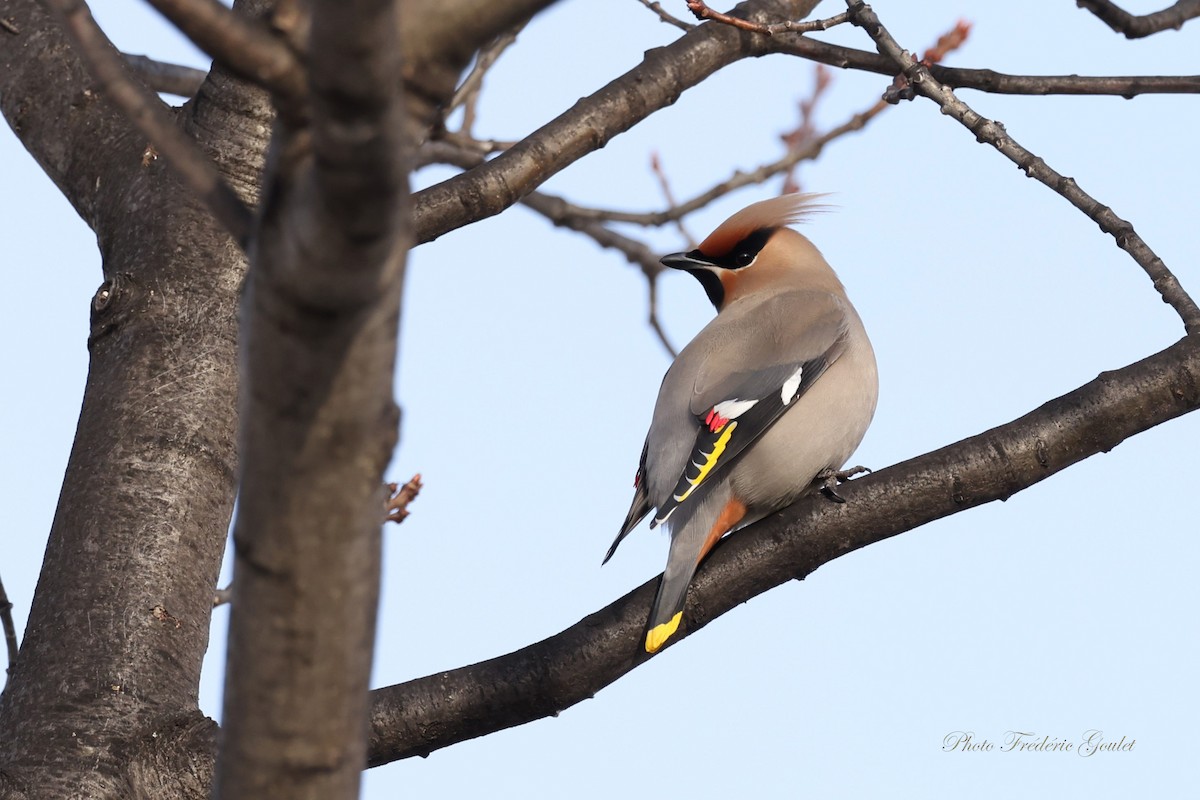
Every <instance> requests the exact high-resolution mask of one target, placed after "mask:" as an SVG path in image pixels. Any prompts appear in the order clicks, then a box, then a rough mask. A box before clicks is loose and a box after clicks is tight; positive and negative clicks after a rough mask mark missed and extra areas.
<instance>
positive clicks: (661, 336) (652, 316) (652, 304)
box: [646, 275, 679, 358]
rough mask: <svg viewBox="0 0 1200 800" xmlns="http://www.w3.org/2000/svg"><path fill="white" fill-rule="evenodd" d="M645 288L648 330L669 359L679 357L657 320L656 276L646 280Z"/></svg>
mask: <svg viewBox="0 0 1200 800" xmlns="http://www.w3.org/2000/svg"><path fill="white" fill-rule="evenodd" d="M646 286H647V287H648V294H649V297H648V298H647V299H646V305H648V306H649V308H650V311H649V317H648V319H647V320H646V321H647V322H648V323H650V329H651V330H653V331H654V334H655V335H656V336H657V337H658V341H659V342H661V343H662V346H663V349H664V350H666V351H667V355H669V356H670V357H671V358H676V357H677V356H678V355H679V350H677V349H676V348H675V345H673V344H671V340H670V338H668V336H667V332H666V330H665V329H664V328H663V326H662V322H661V321H660V320H659V319H658V275H651V276H648V277H647V278H646Z"/></svg>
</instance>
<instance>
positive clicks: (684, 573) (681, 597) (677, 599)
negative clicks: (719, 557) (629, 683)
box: [646, 537, 699, 653]
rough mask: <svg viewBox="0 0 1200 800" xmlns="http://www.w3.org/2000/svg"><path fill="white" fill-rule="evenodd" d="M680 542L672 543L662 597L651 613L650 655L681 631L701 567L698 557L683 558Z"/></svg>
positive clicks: (658, 596) (656, 598) (660, 588)
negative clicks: (689, 593)
mask: <svg viewBox="0 0 1200 800" xmlns="http://www.w3.org/2000/svg"><path fill="white" fill-rule="evenodd" d="M677 541H678V537H676V538H675V539H672V541H671V555H670V558H669V559H668V560H667V569H666V571H664V572H663V576H662V580H661V581H659V583H658V594H656V595H655V596H654V607H653V608H652V609H651V611H650V624H649V625H648V626H647V630H646V652H647V653H657V652H658V650H659V648H661V647H662V646H663V645H664V644H666V641H667V640H668V639H670V638H671V637H672V636H674V635H675V631H676V630H678V629H679V621H680V620H681V619H682V618H683V606H684V603H686V602H687V588H688V584H689V583H691V582H692V576H693V575H695V574H696V567H697V566H699V563H698V562H697V561H696V557H695V555H694V554H688V555H683V556H679V555H678V554H677V553H676V552H675V550H676V544H675V543H676V542H677Z"/></svg>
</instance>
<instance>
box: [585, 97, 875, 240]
mask: <svg viewBox="0 0 1200 800" xmlns="http://www.w3.org/2000/svg"><path fill="white" fill-rule="evenodd" d="M887 107H888V105H887V104H886V103H884V102H883V101H882V100H881V101H879V102H877V103H875V104H874V105H873V106H871V107H870V108H868V109H866V110H865V111H863V112H862V113H859V114H855V115H854V116H853V117H851V118H850V119H849V120H848V121H846V122H845V123H843V124H841V125H839V126H837V127H836V128H833V129H831V130H829V131H827V132H825V133H823V134H821V135H820V136H818V137H816V138H815V139H812V140H811V141H810V142H809V143H808V144H807V145H805V146H804V147H802V148H800V149H798V150H794V151H792V152H790V153H787V154H786V155H784V156H782V157H781V158H778V159H776V160H775V161H772V162H769V163H767V164H763V165H762V166H759V167H757V168H755V169H752V170H750V171H749V172H742V171H740V170H739V171H738V172H735V173H734V174H733V175H732V176H730V177H729V179H727V180H724V181H721V182H720V183H718V184H716V185H715V186H712V187H711V188H709V189H708V190H707V191H705V192H702V193H700V194H698V195H696V196H695V197H693V198H692V199H690V200H688V201H687V202H684V203H680V204H679V205H677V206H675V207H674V208H669V209H667V210H665V211H647V212H636V211H616V210H612V209H603V208H587V207H584V206H576V205H572V204H570V203H567V206H568V207H567V208H565V209H563V213H564V214H565V215H567V216H571V217H576V218H578V219H581V220H595V221H605V222H628V223H630V224H633V225H645V226H648V227H659V226H662V225H668V224H670V223H673V222H674V221H675V220H677V219H680V218H682V217H685V216H687V215H688V214H691V213H692V212H694V211H698V210H699V209H701V208H704V207H705V206H707V205H708V204H709V203H711V202H712V201H714V200H716V199H717V198H720V197H723V196H725V195H727V194H729V193H730V192H732V191H734V190H736V189H741V188H742V187H745V186H752V185H754V184H759V183H763V182H765V181H767V180H770V179H771V178H773V177H775V176H776V175H779V174H780V173H783V172H786V171H787V170H789V169H791V167H792V166H793V165H795V164H797V163H799V162H800V161H810V160H813V159H815V158H817V157H818V156H819V155H820V154H821V151H822V150H824V149H825V145H827V144H829V143H830V142H832V141H834V140H835V139H839V138H841V137H842V136H845V135H846V134H848V133H852V132H854V131H859V130H862V129H863V128H864V127H866V125H867V123H868V122H870V121H871V120H872V119H874V118H875V117H876V116H877V115H878V114H880V113H881V112H882V111H884V110H885V109H887ZM563 202H566V201H563Z"/></svg>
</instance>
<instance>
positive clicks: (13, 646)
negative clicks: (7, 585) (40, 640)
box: [0, 580, 17, 672]
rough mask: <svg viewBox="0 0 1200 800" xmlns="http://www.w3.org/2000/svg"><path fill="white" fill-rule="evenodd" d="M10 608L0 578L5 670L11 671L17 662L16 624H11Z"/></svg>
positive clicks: (0, 607) (0, 611)
mask: <svg viewBox="0 0 1200 800" xmlns="http://www.w3.org/2000/svg"><path fill="white" fill-rule="evenodd" d="M12 609H13V605H12V603H10V602H9V601H8V593H7V592H5V591H4V581H2V580H0V626H3V628H4V644H5V645H6V649H7V650H8V667H7V669H6V671H7V672H11V671H12V668H13V665H15V664H16V663H17V626H16V625H14V624H13V617H12Z"/></svg>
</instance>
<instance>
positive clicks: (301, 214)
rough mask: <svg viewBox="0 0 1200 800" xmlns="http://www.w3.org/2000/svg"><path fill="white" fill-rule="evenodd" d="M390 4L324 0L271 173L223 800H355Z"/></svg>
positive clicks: (387, 382) (221, 774) (403, 164)
mask: <svg viewBox="0 0 1200 800" xmlns="http://www.w3.org/2000/svg"><path fill="white" fill-rule="evenodd" d="M397 5H398V2H397V0H315V2H313V4H312V15H313V16H312V32H311V35H310V38H309V49H308V52H307V54H306V61H305V63H306V65H307V66H308V68H309V69H310V75H309V81H310V85H311V92H310V96H309V97H310V101H311V115H310V116H309V117H308V124H307V125H306V126H305V127H303V128H299V127H297V125H296V123H294V122H289V121H288V120H286V119H285V120H281V122H280V123H279V124H277V126H276V135H275V142H274V150H275V152H274V158H273V159H272V161H271V163H270V166H269V169H268V172H267V174H266V176H265V177H264V191H263V198H264V199H263V210H262V224H261V227H260V229H259V231H258V235H257V236H256V239H255V248H254V251H253V255H252V263H251V266H250V274H249V276H248V278H247V288H246V290H245V295H244V297H243V301H242V314H241V319H242V342H241V345H242V346H241V359H240V366H241V384H240V388H241V391H242V393H243V402H242V404H241V408H240V412H239V454H240V456H241V459H242V462H241V470H240V472H241V494H240V496H239V504H238V513H237V521H236V523H235V525H234V534H233V540H234V550H235V553H236V559H235V562H234V581H233V595H234V596H233V603H232V610H231V615H230V625H229V631H230V633H229V659H228V668H227V670H226V683H225V712H224V720H223V724H224V729H223V735H222V738H221V750H220V758H219V760H218V767H217V780H216V788H215V791H214V793H213V794H214V796H219V797H254V798H263V800H271V798H312V799H313V800H316V798H322V800H324V799H325V798H329V799H330V800H334V799H335V798H351V797H357V796H358V787H359V781H360V772H361V767H362V763H363V761H364V759H365V757H366V752H365V751H366V737H365V723H366V721H367V714H368V706H367V703H368V700H367V697H368V695H367V692H368V687H369V677H370V667H371V660H372V656H373V649H374V635H375V614H376V608H377V604H378V589H379V570H380V523H381V522H382V518H383V514H382V513H381V512H382V510H383V508H384V504H385V502H386V501H385V499H384V497H383V470H384V468H385V467H386V465H387V463H388V461H389V460H390V457H391V452H392V449H393V447H394V446H395V443H396V438H397V425H398V410H397V408H396V405H395V402H394V400H393V397H392V392H393V385H392V384H393V374H394V371H395V357H396V346H397V339H398V322H399V313H400V293H401V291H400V290H401V280H402V277H403V267H404V259H405V254H406V251H407V245H408V241H409V214H408V206H407V199H408V183H407V169H408V159H409V148H410V147H411V146H412V141H411V140H410V139H409V137H408V135H407V133H406V127H405V120H404V108H405V93H404V91H403V89H402V86H401V81H400V80H399V76H400V75H401V64H402V60H401V51H402V47H401V44H400V19H399V17H400V15H399V12H398V10H397ZM442 99H443V100H444V99H445V98H442ZM334 530H336V531H337V535H336V536H331V535H330V533H331V531H334Z"/></svg>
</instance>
